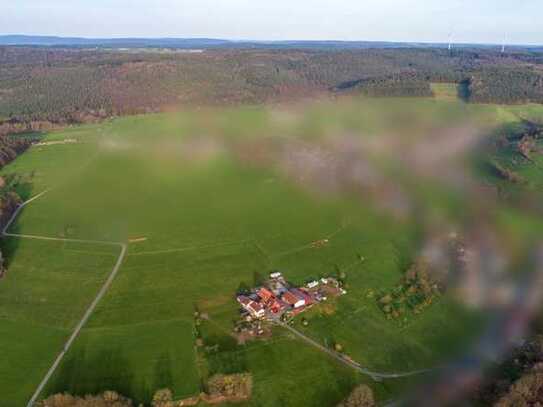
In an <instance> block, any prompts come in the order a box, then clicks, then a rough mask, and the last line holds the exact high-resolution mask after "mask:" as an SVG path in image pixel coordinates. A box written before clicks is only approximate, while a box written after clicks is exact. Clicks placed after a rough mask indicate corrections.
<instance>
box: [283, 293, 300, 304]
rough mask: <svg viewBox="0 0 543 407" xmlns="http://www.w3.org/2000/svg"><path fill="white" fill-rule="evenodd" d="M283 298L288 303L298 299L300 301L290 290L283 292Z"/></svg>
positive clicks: (294, 302)
mask: <svg viewBox="0 0 543 407" xmlns="http://www.w3.org/2000/svg"><path fill="white" fill-rule="evenodd" d="M283 300H284V301H285V302H286V303H287V304H290V305H294V304H296V303H297V302H298V301H300V299H299V298H298V297H297V296H295V295H294V294H293V293H291V292H290V291H287V292H286V293H284V294H283Z"/></svg>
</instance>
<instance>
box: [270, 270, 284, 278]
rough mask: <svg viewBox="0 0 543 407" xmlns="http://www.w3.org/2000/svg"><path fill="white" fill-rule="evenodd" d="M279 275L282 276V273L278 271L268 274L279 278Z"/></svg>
mask: <svg viewBox="0 0 543 407" xmlns="http://www.w3.org/2000/svg"><path fill="white" fill-rule="evenodd" d="M281 276H282V274H281V273H279V272H278V271H276V272H275V273H271V274H270V278H279V277H281Z"/></svg>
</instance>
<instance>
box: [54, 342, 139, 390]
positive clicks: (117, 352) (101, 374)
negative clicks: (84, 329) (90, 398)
mask: <svg viewBox="0 0 543 407" xmlns="http://www.w3.org/2000/svg"><path fill="white" fill-rule="evenodd" d="M133 384H134V373H133V370H132V368H131V366H130V364H129V362H128V360H127V358H126V357H125V356H123V353H122V350H121V349H120V348H114V349H107V350H103V351H100V352H98V353H91V352H90V351H87V348H85V349H83V350H79V351H77V352H72V353H71V355H70V356H68V358H67V359H65V360H64V362H63V363H62V364H61V365H60V369H59V370H58V371H57V373H56V374H55V375H54V376H53V379H52V380H51V381H50V382H49V384H48V385H47V387H46V390H45V392H44V396H46V397H47V396H50V395H52V394H57V393H63V392H67V393H70V394H73V395H79V396H84V395H86V394H97V393H101V392H104V391H106V390H113V391H116V392H118V393H121V394H123V395H125V396H127V397H132V396H133V393H134V390H135V389H134V386H133Z"/></svg>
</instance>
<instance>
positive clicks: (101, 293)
mask: <svg viewBox="0 0 543 407" xmlns="http://www.w3.org/2000/svg"><path fill="white" fill-rule="evenodd" d="M47 192H49V191H44V192H42V193H41V194H38V195H36V196H34V197H33V198H31V199H29V200H28V201H26V202H24V203H22V204H21V205H19V207H18V208H17V210H16V211H15V212H14V213H13V215H12V216H11V218H10V219H9V221H8V223H7V224H6V226H5V227H4V229H3V230H2V235H3V236H6V237H17V238H20V239H34V240H47V241H58V242H74V243H88V244H106V245H111V246H118V247H120V249H121V252H120V253H119V257H118V258H117V261H116V262H115V265H114V266H113V270H111V273H109V276H108V278H107V280H106V282H105V283H104V285H103V286H102V288H101V289H100V291H98V294H97V295H96V297H95V298H94V300H93V301H92V303H91V304H90V305H89V307H88V308H87V309H86V311H85V313H84V314H83V317H82V318H81V320H80V321H79V322H78V324H77V325H76V327H75V328H74V330H73V332H72V334H71V335H70V337H69V338H68V340H67V341H66V343H65V344H64V346H63V347H62V350H61V351H60V353H59V354H58V356H57V357H56V359H55V361H54V362H53V364H52V365H51V367H50V368H49V370H48V371H47V373H46V374H45V377H44V378H43V379H42V381H41V382H40V384H39V385H38V388H37V389H36V391H35V392H34V394H33V395H32V398H31V399H30V400H29V401H28V404H27V407H33V406H34V403H35V402H36V401H37V399H38V397H39V396H40V394H41V392H42V391H43V389H44V387H45V385H46V384H47V382H48V381H49V379H50V378H51V376H53V374H54V373H55V370H56V369H57V367H58V366H59V365H60V362H61V361H62V359H63V358H64V355H66V353H67V352H68V351H69V350H70V347H71V346H72V344H73V343H74V341H75V339H76V338H77V337H78V335H79V333H80V332H81V329H82V328H83V326H85V324H86V323H87V321H88V320H89V318H90V316H91V315H92V313H93V312H94V310H95V309H96V306H97V305H98V303H99V302H100V300H101V299H102V298H103V297H104V295H105V293H106V292H107V290H108V289H109V287H110V285H111V283H112V282H113V280H114V279H115V276H116V275H117V273H118V271H119V269H120V268H121V264H122V262H123V260H124V257H125V255H126V249H127V244H126V243H124V242H109V241H100V240H85V239H64V238H57V237H49V236H37V235H25V234H17V233H9V232H8V229H9V228H10V226H11V225H12V224H13V222H14V221H15V219H16V218H17V216H18V215H19V213H20V212H21V211H22V210H23V208H24V207H26V206H27V205H28V204H30V203H31V202H33V201H35V200H36V199H38V198H40V197H42V196H43V195H45V194H46V193H47Z"/></svg>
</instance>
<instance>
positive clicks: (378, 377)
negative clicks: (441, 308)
mask: <svg viewBox="0 0 543 407" xmlns="http://www.w3.org/2000/svg"><path fill="white" fill-rule="evenodd" d="M275 322H276V323H277V324H278V325H279V326H282V327H283V328H285V329H287V330H289V331H290V332H292V333H293V334H294V335H296V336H298V337H299V338H300V339H302V340H303V341H305V342H307V343H308V344H310V345H312V346H314V347H315V348H317V349H319V350H320V351H322V352H325V353H327V354H328V355H330V356H331V357H333V358H334V359H336V360H339V361H340V362H341V363H343V364H345V365H347V366H349V367H351V368H353V369H355V370H357V371H359V372H360V373H362V374H365V375H367V376H370V377H371V378H372V379H373V380H376V381H381V380H383V379H397V378H401V377H408V376H414V375H418V374H421V373H427V372H429V371H430V370H428V369H426V370H413V371H410V372H402V373H383V372H374V371H371V370H369V369H366V368H364V367H362V366H361V365H360V364H359V363H357V362H355V361H354V360H351V359H348V358H346V357H345V356H344V355H342V354H341V353H339V352H335V351H333V350H332V349H329V348H327V347H326V346H324V345H321V344H320V343H319V342H317V341H315V340H314V339H312V338H310V337H308V336H306V335H304V334H303V333H302V332H300V331H298V330H297V329H296V328H294V327H292V326H290V325H288V324H286V323H284V322H281V321H279V320H276V321H275Z"/></svg>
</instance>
